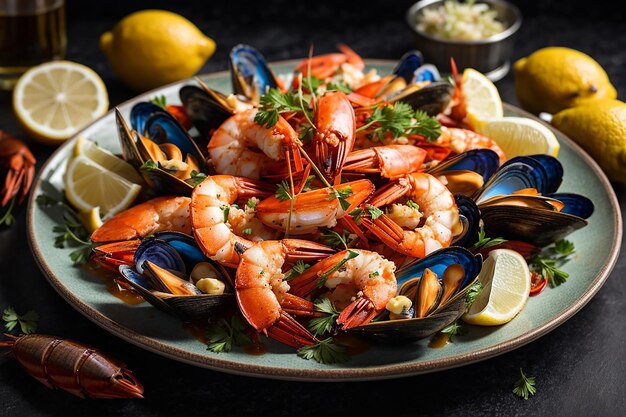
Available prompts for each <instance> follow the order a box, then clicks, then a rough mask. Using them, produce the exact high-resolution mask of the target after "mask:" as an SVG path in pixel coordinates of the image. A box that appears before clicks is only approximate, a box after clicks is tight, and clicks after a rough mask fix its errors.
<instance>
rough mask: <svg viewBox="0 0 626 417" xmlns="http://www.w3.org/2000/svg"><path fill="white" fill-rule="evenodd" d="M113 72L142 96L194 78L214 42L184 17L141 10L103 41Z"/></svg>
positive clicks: (208, 56)
mask: <svg viewBox="0 0 626 417" xmlns="http://www.w3.org/2000/svg"><path fill="white" fill-rule="evenodd" d="M100 49H102V51H103V52H104V53H105V54H106V56H107V57H108V59H109V61H110V63H111V66H112V68H113V72H114V73H115V74H116V75H117V76H118V77H119V78H120V79H121V80H122V81H123V82H124V83H125V84H127V85H128V86H129V87H130V88H132V89H133V90H136V91H138V92H143V91H146V90H149V89H152V88H155V87H158V86H161V85H164V84H168V83H171V82H174V81H178V80H182V79H185V78H188V77H191V76H192V75H194V74H195V73H196V72H197V71H198V70H199V69H200V68H201V67H202V65H203V64H204V63H205V62H206V60H207V59H208V58H210V57H211V55H213V52H214V51H215V42H214V41H213V39H211V38H209V37H207V36H205V35H204V34H203V33H202V32H201V31H200V30H199V29H198V28H197V27H196V26H195V25H194V24H193V23H191V22H190V21H189V20H187V19H185V18H184V17H182V16H180V15H178V14H176V13H172V12H168V11H165V10H141V11H138V12H135V13H132V14H130V15H128V16H126V17H125V18H123V19H122V20H120V21H119V22H118V23H117V25H116V26H115V27H114V28H113V30H112V31H110V32H106V33H104V34H103V35H102V36H101V37H100Z"/></svg>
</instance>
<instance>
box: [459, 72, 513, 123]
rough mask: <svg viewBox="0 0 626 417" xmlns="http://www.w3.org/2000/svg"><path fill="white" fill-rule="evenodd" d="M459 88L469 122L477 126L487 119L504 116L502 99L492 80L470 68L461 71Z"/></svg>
mask: <svg viewBox="0 0 626 417" xmlns="http://www.w3.org/2000/svg"><path fill="white" fill-rule="evenodd" d="M461 90H462V92H463V96H464V97H465V102H466V105H467V116H468V120H469V123H470V124H471V125H472V126H473V127H474V128H477V127H478V126H480V125H482V124H484V123H486V121H487V120H491V119H499V118H501V117H502V116H504V109H503V107H502V99H501V98H500V94H499V93H498V89H497V88H496V86H495V84H494V83H493V81H491V80H490V79H489V78H487V77H486V76H485V75H484V74H482V73H480V72H478V71H476V70H475V69H472V68H466V69H465V71H463V78H462V80H461Z"/></svg>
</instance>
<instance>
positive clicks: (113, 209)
mask: <svg viewBox="0 0 626 417" xmlns="http://www.w3.org/2000/svg"><path fill="white" fill-rule="evenodd" d="M64 180H65V196H66V198H67V199H68V201H69V202H70V203H71V204H72V205H73V206H74V207H75V208H77V209H78V210H79V211H83V212H88V211H92V210H93V209H94V208H95V207H100V210H101V212H102V214H103V215H104V216H105V217H106V218H110V217H112V216H114V215H115V214H117V213H119V212H121V211H122V210H125V209H126V208H128V207H130V205H131V204H132V203H133V201H134V200H135V198H136V197H137V196H138V195H139V192H140V191H141V186H140V185H137V184H134V183H132V182H130V181H128V180H127V179H125V178H124V177H121V176H119V175H117V174H116V173H114V172H112V171H109V170H108V169H106V168H104V167H102V166H100V165H98V164H96V163H95V162H93V161H92V160H90V159H89V158H87V157H85V156H83V155H79V156H76V157H74V158H72V159H71V160H70V161H69V163H68V165H67V171H66V173H65V178H64Z"/></svg>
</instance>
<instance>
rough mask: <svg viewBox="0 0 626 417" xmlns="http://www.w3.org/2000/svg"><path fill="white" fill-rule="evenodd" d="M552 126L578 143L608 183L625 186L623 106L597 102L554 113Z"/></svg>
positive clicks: (625, 109)
mask: <svg viewBox="0 0 626 417" xmlns="http://www.w3.org/2000/svg"><path fill="white" fill-rule="evenodd" d="M552 125H553V126H554V127H556V128H557V129H559V130H560V131H561V132H563V133H565V134H566V135H567V136H569V137H570V138H571V139H572V140H574V142H576V143H578V144H579V145H580V146H581V147H582V148H583V149H584V150H585V151H587V153H589V155H591V157H592V158H593V159H595V161H596V162H597V163H598V165H600V167H601V168H602V170H603V171H604V173H605V174H606V175H607V177H609V179H610V180H612V181H619V182H626V103H624V102H623V101H619V100H599V101H597V102H594V103H592V104H591V103H590V104H586V105H583V106H579V107H574V108H571V109H566V110H563V111H560V112H558V113H557V114H555V115H554V116H553V117H552Z"/></svg>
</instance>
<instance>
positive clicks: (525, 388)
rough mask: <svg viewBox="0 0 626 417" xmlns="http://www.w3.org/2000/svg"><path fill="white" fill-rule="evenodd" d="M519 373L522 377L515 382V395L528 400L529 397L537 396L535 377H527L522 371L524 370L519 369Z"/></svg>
mask: <svg viewBox="0 0 626 417" xmlns="http://www.w3.org/2000/svg"><path fill="white" fill-rule="evenodd" d="M519 373H520V375H521V377H520V379H518V380H517V381H516V382H515V385H514V388H513V394H515V395H517V396H518V397H520V398H523V399H525V400H527V399H528V397H529V396H531V395H535V393H536V392H537V388H535V377H534V376H530V377H527V376H526V375H525V374H524V371H522V368H519Z"/></svg>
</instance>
